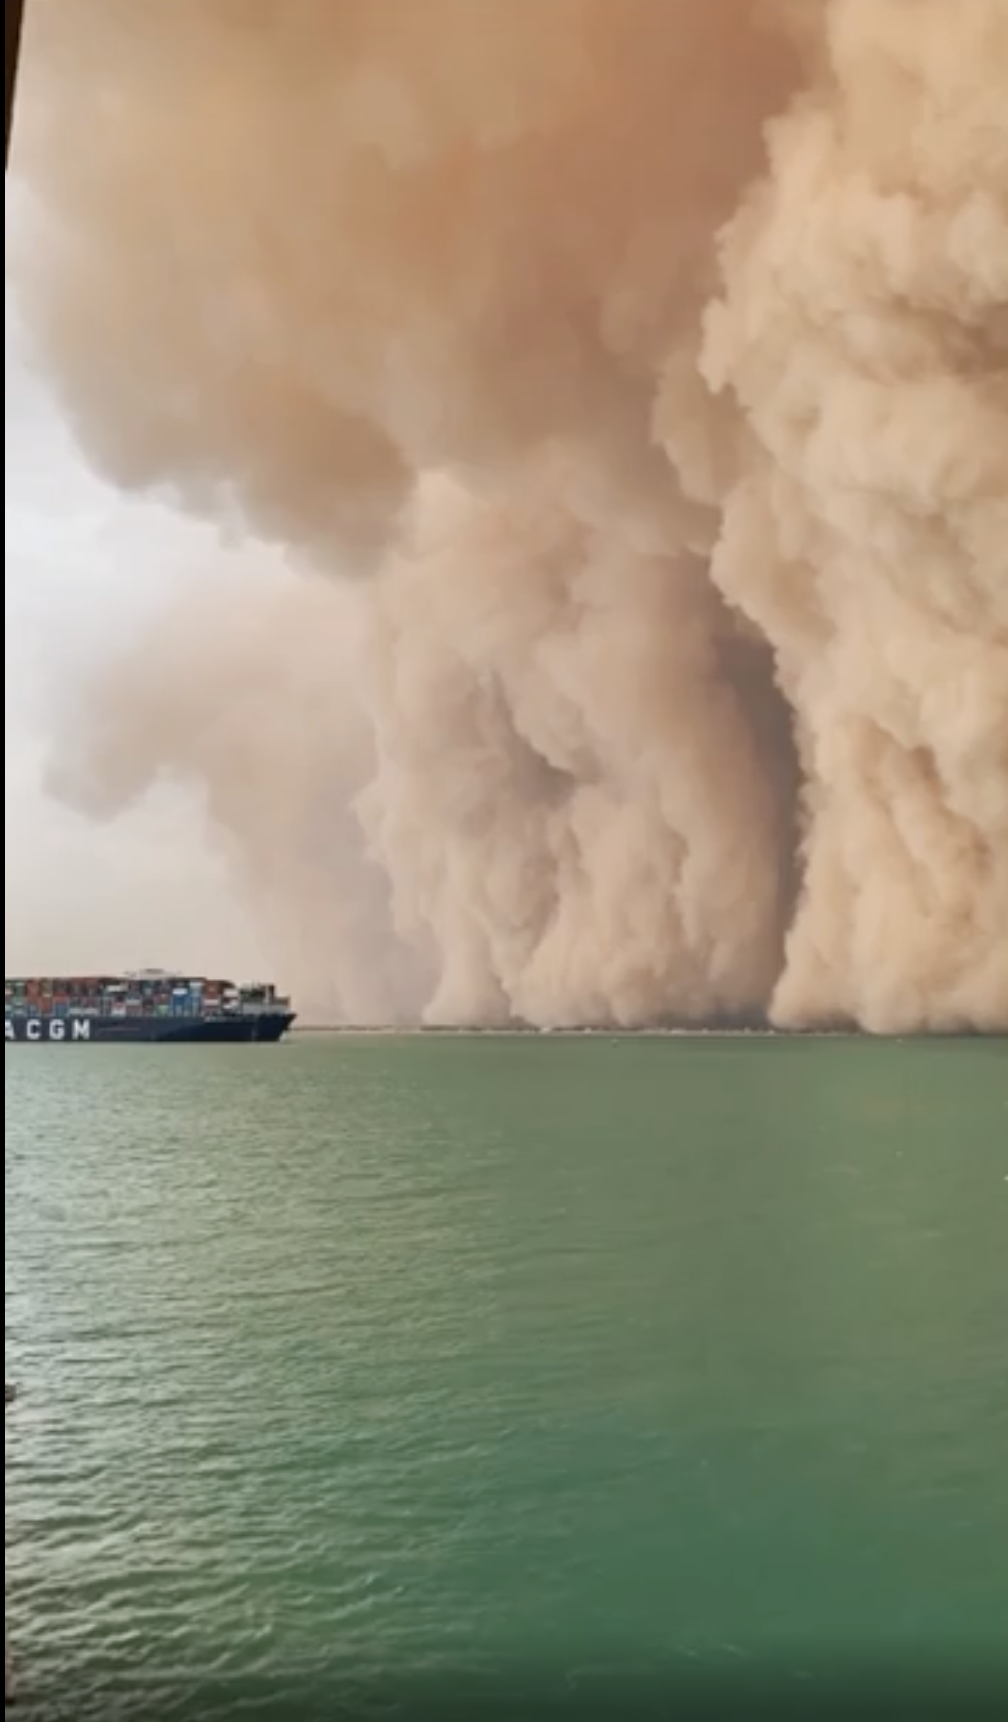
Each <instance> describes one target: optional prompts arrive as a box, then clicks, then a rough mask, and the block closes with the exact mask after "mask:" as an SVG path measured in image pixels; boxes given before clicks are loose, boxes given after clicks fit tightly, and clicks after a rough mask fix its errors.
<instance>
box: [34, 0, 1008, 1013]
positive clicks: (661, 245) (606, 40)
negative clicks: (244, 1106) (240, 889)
mask: <svg viewBox="0 0 1008 1722" xmlns="http://www.w3.org/2000/svg"><path fill="white" fill-rule="evenodd" d="M27 51H28V52H27V57H26V65H25V110H24V130H23V135H22V138H21V142H20V149H19V156H18V161H17V166H18V168H19V170H20V172H21V173H22V174H23V175H24V176H25V177H26V178H27V179H28V180H29V182H30V184H31V186H32V188H33V190H34V192H35V194H36V199H37V201H36V210H37V220H36V221H35V223H34V224H33V226H32V229H31V231H30V233H29V234H28V237H27V240H26V243H25V245H24V247H23V249H22V251H21V254H20V256H19V258H18V260H17V269H18V275H19V279H20V282H21V285H22V287H23V293H24V302H25V305H26V307H27V308H28V313H29V315H30V317H31V320H32V325H33V330H34V334H35V336H36V339H37V342H38V346H39V350H40V352H41V354H42V355H43V356H44V359H45V361H46V363H47V365H48V366H49V368H50V374H51V376H52V378H53V380H54V385H55V386H56V387H57V388H58V389H59V391H60V393H61V395H62V398H63V400H64V402H65V404H66V406H67V408H68V409H69V411H70V413H71V414H72V416H73V419H74V422H75V424H76V426H77V427H78V430H79V434H80V436H81V439H82V442H83V443H84V445H85V447H86V448H87V450H88V451H89V453H90V455H91V457H92V458H93V460H94V461H95V463H96V464H97V465H99V466H100V467H101V468H102V469H103V470H104V472H105V473H106V474H107V475H109V476H111V477H112V478H113V479H114V480H115V481H116V482H117V483H119V484H121V485H123V486H124V487H129V488H133V489H141V490H156V491H158V492H160V493H167V494H169V495H171V496H173V497H174V498H175V499H176V500H177V502H178V504H179V506H181V507H185V508H189V509H192V510H195V511H198V512H200V513H203V514H209V515H211V516H213V517H216V518H219V519H220V520H221V522H222V524H227V525H232V524H234V523H235V522H238V523H239V524H240V525H241V526H242V527H243V528H244V529H246V530H247V531H248V532H249V533H251V534H254V535H256V536H259V537H262V538H266V539H269V540H272V541H274V542H275V543H277V544H278V545H279V546H281V547H282V549H283V551H284V552H285V553H286V555H287V557H288V559H289V562H290V565H291V568H292V570H296V574H294V575H293V576H292V578H291V579H290V580H289V582H286V583H285V584H284V585H283V586H282V588H279V589H278V590H277V591H276V592H275V593H274V592H271V593H269V594H267V595H265V596H264V595H263V594H262V593H261V591H260V589H259V587H258V586H257V585H255V584H254V583H250V585H249V587H248V589H247V590H241V589H239V590H236V591H229V592H228V593H227V594H225V597H224V598H223V599H222V598H221V597H219V596H218V595H217V594H216V593H213V594H209V593H208V596H207V599H206V601H205V602H204V603H203V604H201V605H198V606H193V605H192V602H191V600H190V601H188V602H187V604H186V605H185V606H184V607H183V608H182V609H181V610H180V611H178V612H176V613H175V614H174V615H173V616H172V617H171V618H170V619H169V620H168V621H166V624H165V626H164V627H163V628H162V629H160V630H159V633H158V638H157V640H156V641H155V642H144V643H143V653H142V656H138V658H137V659H136V660H135V661H133V662H132V663H127V664H124V665H120V666H118V668H117V673H116V674H115V675H111V674H110V675H109V676H107V677H106V678H104V680H103V686H102V688H101V690H99V691H95V690H88V694H87V704H86V708H85V712H84V713H83V715H82V728H81V729H79V730H78V733H77V735H75V737H74V743H73V746H72V747H71V746H70V745H69V744H68V745H67V747H66V748H65V749H64V750H62V752H61V755H60V758H59V760H58V762H57V766H58V773H59V782H60V785H61V787H62V788H63V790H64V791H65V792H66V793H67V794H68V795H70V796H71V797H73V798H75V799H77V800H79V801H83V802H84V803H85V804H86V805H88V806H93V807H95V808H96V809H100V810H108V809H114V808H115V807H117V806H120V805H122V804H124V803H125V802H127V801H128V800H129V799H130V798H132V797H134V796H136V795H137V794H140V793H142V792H143V789H144V787H145V785H146V784H148V783H149V782H151V781H152V780H153V779H154V778H156V777H157V776H159V775H162V774H167V775H174V776H182V777H185V778H187V779H189V780H191V781H194V782H195V783H196V784H198V785H201V786H202V787H203V788H204V790H205V793H206V798H207V806H208V811H209V813H210V816H211V818H212V821H213V825H214V828H215V829H216V830H217V831H218V832H220V833H221V834H222V838H223V840H225V841H226V842H227V844H228V846H229V850H230V852H231V853H232V854H233V855H234V857H235V865H236V869H237V872H238V876H239V877H240V879H241V881H242V883H243V886H244V888H245V889H246V890H247V891H248V892H249V893H250V895H251V897H252V899H253V901H254V902H255V904H256V905H257V908H258V910H259V913H260V914H261V916H262V917H263V919H264V923H265V924H266V925H267V926H268V927H269V928H271V929H272V931H273V934H274V937H275V940H276V948H277V959H278V962H280V963H283V964H284V965H285V967H289V966H290V965H291V964H292V963H293V962H294V961H295V958H296V961H297V975H298V978H299V980H300V982H301V987H302V992H303V993H304V994H306V995H308V996H317V997H318V998H319V999H320V1000H321V999H322V998H323V997H328V998H332V997H334V996H335V997H337V998H338V1001H339V1005H340V1008H342V1009H343V1010H344V1011H345V1013H346V1014H348V1015H354V1014H360V1013H361V1012H367V1013H369V1014H372V1015H374V1014H380V1015H383V1016H396V1017H405V1018H408V1019H409V1018H413V1017H415V1016H425V1017H426V1018H427V1019H428V1020H434V1021H466V1022H468V1021H478V1022H498V1021H506V1020H509V1019H511V1018H515V1017H517V1018H521V1019H524V1020H529V1021H532V1022H535V1023H550V1024H553V1023H578V1022H618V1023H623V1024H627V1025H635V1024H644V1023H649V1022H657V1021H663V1020H685V1021H697V1020H703V1019H709V1018H717V1017H724V1016H730V1017H746V1016H758V1015H760V1014H761V1013H763V1012H766V1011H771V1012H772V1014H773V1015H774V1016H775V1018H776V1019H777V1020H778V1021H780V1022H781V1023H786V1024H792V1025H806V1024H816V1023H822V1022H832V1021H853V1022H857V1023H859V1024H861V1025H862V1026H865V1027H867V1028H870V1029H875V1030H879V1031H893V1030H926V1029H938V1028H960V1027H977V1028H984V1029H1004V1028H1006V1027H1008V117H1006V114H1005V111H1004V109H1005V104H1004V100H1003V95H1004V90H1005V88H1008V8H1006V7H1005V6H1004V4H1003V0H969V4H960V5H953V4H950V3H949V0H822V3H819V0H803V3H802V4H797V5H796V4H793V3H792V4H787V3H785V4H779V3H778V4H774V3H771V4H769V5H767V4H759V3H757V0H705V3H704V4H703V5H701V4H698V3H697V0H620V3H619V4H613V0H537V3H536V4H534V5H533V4H525V3H524V0H143V5H142V6H140V7H138V6H137V5H136V3H135V0H75V3H74V4H73V5H70V4H66V3H65V0H39V5H38V16H37V19H36V23H35V28H34V31H33V33H32V35H31V36H30V38H29V41H28V43H27ZM139 577H142V575H141V573H140V571H138V578H139ZM141 666H142V667H141ZM194 713H196V714H198V717H194ZM336 977H338V979H337V978H336Z"/></svg>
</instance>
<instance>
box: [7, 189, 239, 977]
mask: <svg viewBox="0 0 1008 1722" xmlns="http://www.w3.org/2000/svg"><path fill="white" fill-rule="evenodd" d="M16 221H17V199H16V192H15V191H12V190H10V189H8V190H7V191H6V195H5V240H6V244H7V245H9V243H10V240H11V237H12V234H13V233H14V224H15V223H16ZM4 298H5V304H4V374H5V384H4V387H5V391H6V393H5V444H4V446H5V463H6V467H5V484H6V512H5V531H6V554H5V578H4V964H5V972H6V974H8V975H11V974H23V973H37V972H40V971H41V972H53V971H59V970H63V971H72V970H78V971H79V970H84V971H90V972H94V971H96V970H105V969H107V970H118V969H121V968H132V967H166V968H170V967H176V966H177V967H178V968H180V969H185V970H192V971H194V972H203V971H205V970H208V969H211V970H216V971H218V972H223V973H233V974H243V975H244V974H249V973H257V974H259V973H262V972H263V967H264V956H263V953H262V951H261V950H260V949H259V947H258V945H257V941H256V939H255V936H254V930H253V929H252V927H251V926H250V925H249V923H248V922H247V920H246V918H245V917H244V915H243V914H242V912H241V910H240V909H239V907H238V906H237V905H236V904H235V902H234V900H233V895H232V893H231V891H230V889H229V886H228V882H227V879H226V877H225V874H224V871H223V867H222V864H221V862H220V859H219V857H217V856H216V854H215V853H214V849H213V845H212V843H211V842H210V840H209V837H208V834H207V833H206V831H205V830H204V828H203V825H202V821H201V818H200V814H199V810H198V807H197V805H196V803H195V801H192V802H189V801H188V799H187V798H186V797H185V796H184V795H182V794H180V793H179V792H177V791H175V792H168V791H165V792H164V794H158V795H156V796H153V797H151V799H150V801H149V802H148V804H146V805H145V806H143V807H141V808H138V809H136V810H135V811H133V812H131V813H130V814H128V815H126V816H125V817H123V818H122V819H120V820H118V821H117V822H116V823H115V824H112V825H107V826H102V825H97V824H93V823H91V822H90V821H88V820H86V819H83V818H81V817H78V816H77V815H75V814H73V813H71V812H69V811H68V810H67V809H66V808H64V807H62V806H60V805H59V804H57V803H56V802H55V801H53V800H52V799H51V798H49V797H48V796H47V794H46V792H45V789H44V787H43V780H44V776H45V771H46V767H47V764H48V763H49V761H50V760H51V758H52V754H53V749H54V748H55V746H56V744H57V739H58V736H59V734H60V727H61V715H63V714H65V712H66V710H67V692H68V691H69V692H70V693H72V692H73V690H74V689H75V688H77V687H79V686H80V684H81V681H82V678H83V677H84V676H85V675H86V674H88V673H90V672H93V670H94V668H95V667H96V666H100V665H101V664H102V662H103V660H104V659H105V658H106V657H107V656H109V655H110V654H111V653H112V652H113V651H114V650H115V648H116V646H117V645H118V644H121V643H122V642H124V641H128V640H129V639H130V638H131V636H133V635H135V634H138V633H139V632H140V630H141V628H142V625H143V623H144V620H145V618H149V617H150V616H151V615H152V613H154V612H155V611H156V609H157V607H158V606H159V605H160V604H162V603H163V602H164V600H165V598H166V596H167V595H168V594H169V593H170V592H171V590H172V588H173V586H178V585H181V584H182V583H184V582H186V581H192V580H194V579H197V578H198V579H201V580H206V579H212V578H213V577H214V570H215V568H217V567H220V568H221V570H222V571H223V570H224V569H225V568H226V566H227V564H228V557H227V555H226V554H225V552H224V551H223V550H221V549H220V548H219V547H218V545H217V543H216V541H215V538H214V535H213V534H212V533H211V532H209V531H208V530H205V529H202V528H200V527H199V526H197V525H196V524H195V523H192V522H188V521H185V520H181V519H178V518H176V517H175V516H172V515H169V514H167V513H166V512H164V511H162V510H160V509H158V508H156V507H155V506H153V505H148V504H144V503H140V502H136V501H126V500H125V499H124V498H121V497H119V496H118V495H117V494H115V493H114V492H112V491H111V490H109V489H107V488H106V487H105V486H104V485H102V484H101V483H99V482H98V480H97V479H96V478H95V477H94V476H93V475H92V473H91V472H90V471H89V469H88V467H87V466H86V464H85V462H84V460H83V458H82V457H81V456H80V454H79V453H78V452H77V451H76V449H75V447H74V444H73V442H72V439H71V437H70V435H69V433H68V431H67V429H66V427H65V425H64V424H63V423H62V422H61V419H60V416H59V413H58V411H57V408H56V406H55V404H54V401H53V398H52V394H51V391H50V390H49V388H48V387H47V384H46V381H45V379H44V378H40V377H39V376H38V375H35V374H33V370H32V366H31V362H30V359H29V351H28V346H27V343H26V341H25V339H24V338H23V335H22V333H21V331H20V329H19V326H18V320H17V315H16V308H15V305H14V302H13V300H12V294H11V287H10V282H9V280H5V295H4ZM234 554H235V553H232V555H231V561H232V564H233V557H234Z"/></svg>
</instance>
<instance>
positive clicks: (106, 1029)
mask: <svg viewBox="0 0 1008 1722" xmlns="http://www.w3.org/2000/svg"><path fill="white" fill-rule="evenodd" d="M293 1022H294V1015H293V1013H292V1012H289V1011H261V1012H250V1013H248V1014H247V1015H242V1016H238V1015H236V1016H204V1017H199V1016H73V1017H58V1016H47V1015H46V1016H43V1015H38V1016H33V1015H30V1014H28V1013H26V1014H24V1015H21V1014H18V1015H13V1014H12V1015H10V1016H7V1017H6V1018H5V1020H4V1041H5V1044H6V1045H7V1046H12V1045H17V1046H22V1045H24V1046H127V1045H138V1046H160V1045H161V1044H162V1043H167V1044H170V1045H175V1046H202V1045H208V1046H253V1045H255V1046H270V1045H276V1043H277V1042H278V1041H281V1040H282V1039H283V1037H284V1035H285V1034H286V1033H287V1031H288V1029H290V1028H291V1026H292V1024H293Z"/></svg>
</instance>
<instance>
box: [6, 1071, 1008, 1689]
mask: <svg viewBox="0 0 1008 1722" xmlns="http://www.w3.org/2000/svg"><path fill="white" fill-rule="evenodd" d="M4 1104H5V1154H4V1160H5V1203H6V1208H5V1219H6V1228H5V1237H6V1249H5V1261H4V1269H5V1315H6V1346H5V1349H6V1369H7V1375H8V1378H14V1379H16V1380H17V1381H18V1382H19V1383H20V1385H21V1390H22V1400H21V1403H20V1405H19V1406H18V1407H17V1408H16V1409H15V1410H14V1412H13V1413H10V1414H8V1418H7V1442H6V1591H7V1605H6V1607H7V1622H8V1628H9V1631H10V1633H11V1636H12V1639H13V1641H14V1646H15V1650H16V1652H17V1657H18V1662H19V1665H20V1669H21V1685H22V1691H23V1696H24V1700H25V1704H26V1710H27V1713H28V1714H34V1715H36V1716H38V1717H40V1718H41V1717H44V1718H46V1719H49V1718H55V1717H66V1718H71V1717H72V1718H74V1719H75V1722H90V1719H92V1718H94V1719H97V1718H102V1722H110V1719H112V1722H119V1719H120V1718H125V1717H127V1716H129V1717H132V1716H136V1717H138V1718H140V1717H147V1718H151V1719H153V1722H158V1719H160V1718H165V1719H166V1722H167V1719H174V1718H178V1719H179V1722H182V1718H190V1717H191V1718H214V1719H216V1718H221V1719H223V1718H224V1717H225V1716H226V1715H227V1716H232V1715H239V1716H241V1715H248V1716H249V1717H252V1716H255V1717H258V1718H269V1719H271V1722H272V1719H273V1718H277V1719H279V1718H281V1717H291V1718H292V1719H296V1718H298V1717H303V1718H305V1719H306V1722H308V1719H312V1722H314V1719H315V1718H318V1719H319V1722H321V1719H323V1718H329V1717H337V1716H341V1715H344V1714H346V1715H354V1716H356V1715H358V1714H359V1715H367V1716H369V1717H376V1716H386V1715H390V1714H393V1713H396V1714H401V1715H403V1716H405V1717H407V1718H409V1717H412V1716H414V1715H419V1714H421V1713H422V1714H423V1715H424V1717H425V1718H428V1717H433V1716H434V1715H445V1714H448V1713H449V1706H450V1704H451V1702H452V1701H454V1704H455V1712H454V1713H456V1714H459V1715H462V1714H472V1715H474V1716H477V1715H483V1714H489V1713H491V1710H490V1709H484V1705H491V1701H492V1700H493V1701H496V1702H497V1703H499V1704H500V1705H501V1711H500V1713H501V1714H505V1713H506V1714H508V1715H511V1716H514V1717H515V1718H520V1717H525V1716H530V1715H533V1714H535V1715H537V1716H538V1715H539V1714H545V1713H546V1711H547V1709H548V1708H551V1707H552V1708H554V1709H555V1710H556V1711H557V1713H560V1712H563V1713H564V1714H568V1713H569V1714H570V1715H572V1716H573V1715H577V1714H585V1713H586V1710H587V1709H588V1708H589V1707H590V1706H592V1705H594V1706H595V1707H596V1710H598V1708H599V1707H600V1706H601V1707H602V1708H606V1707H607V1706H608V1713H609V1714H612V1715H613V1716H614V1717H616V1716H621V1715H624V1714H629V1713H630V1709H631V1708H632V1707H633V1706H636V1707H637V1708H638V1709H639V1710H640V1712H641V1713H643V1711H644V1709H645V1708H646V1707H647V1705H649V1704H650V1705H651V1706H652V1707H653V1708H654V1712H655V1714H660V1713H662V1708H663V1705H665V1704H666V1703H667V1702H668V1700H669V1698H670V1695H672V1694H674V1693H679V1694H680V1695H681V1694H683V1693H686V1692H689V1693H691V1694H695V1695H704V1694H706V1695H708V1696H711V1697H712V1698H713V1699H714V1700H715V1701H716V1702H717V1701H719V1700H720V1698H723V1697H724V1695H725V1694H728V1693H731V1692H741V1693H745V1692H746V1691H752V1690H755V1689H756V1687H757V1685H759V1683H761V1682H764V1681H769V1680H771V1679H774V1680H780V1682H781V1683H782V1685H783V1688H784V1689H785V1690H786V1691H788V1692H790V1693H792V1694H797V1695H799V1696H801V1695H802V1694H805V1695H806V1696H812V1697H816V1696H819V1695H823V1694H827V1693H834V1692H835V1691H836V1690H838V1686H837V1683H838V1682H842V1681H843V1680H844V1679H848V1680H851V1681H853V1680H856V1679H858V1678H860V1679H861V1681H862V1682H863V1683H864V1684H865V1686H866V1689H867V1684H868V1683H869V1682H870V1681H871V1680H874V1679H877V1680H878V1681H880V1682H881V1681H882V1679H883V1678H884V1677H887V1676H889V1677H892V1678H893V1679H897V1678H899V1677H900V1676H901V1674H905V1673H906V1671H907V1670H908V1669H910V1668H912V1667H915V1666H916V1668H917V1669H918V1670H919V1671H921V1672H923V1673H926V1677H927V1679H928V1680H929V1681H930V1682H931V1683H932V1684H931V1691H932V1692H935V1691H937V1690H938V1688H937V1687H936V1686H935V1685H934V1682H936V1681H939V1680H940V1679H943V1678H945V1679H947V1680H948V1681H950V1682H952V1683H955V1682H956V1681H958V1680H960V1679H962V1680H965V1679H966V1678H967V1677H968V1676H969V1675H972V1676H973V1677H975V1678H976V1679H977V1680H978V1681H980V1682H984V1683H988V1684H989V1683H990V1682H992V1681H994V1680H995V1679H996V1678H997V1675H998V1673H999V1671H1001V1670H1004V1669H1005V1668H1006V1664H1008V1650H1006V1630H1008V1048H1006V1045H1005V1043H1004V1042H987V1043H975V1044H970V1043H938V1044H933V1045H877V1044H868V1043H859V1042H815V1041H812V1042H800V1043H799V1042H789V1041H777V1042H769V1043H768V1042H758V1041H752V1042H748V1041H728V1040H717V1039H711V1040H690V1041H686V1040H679V1041H676V1040H660V1039H637V1040H631V1039H625V1040H610V1039H608V1038H606V1037H597V1038H585V1039H571V1040H567V1039H562V1038H549V1039H543V1038H526V1039H520V1038H516V1039H511V1040H508V1039H492V1038H485V1039H479V1038H477V1039H465V1038H454V1037H451V1038H444V1039H441V1038H434V1039H423V1038H413V1039H396V1038H391V1037H389V1038H372V1039H368V1038H359V1039H357V1038H347V1039H334V1040H317V1041H316V1040H310V1039H304V1040H297V1041H295V1042H292V1043H291V1044H290V1045H288V1046H287V1047H284V1048H281V1049H278V1050H276V1051H271V1050H262V1049H260V1050H258V1051H256V1050H252V1049H220V1050H209V1049H207V1050H197V1049H188V1050H179V1049H170V1048H162V1049H160V1050H157V1049H143V1048H119V1049H111V1048H110V1049H107V1050H106V1049H103V1048H95V1049H72V1050H71V1049H38V1050H36V1049H34V1048H31V1049H28V1048H14V1049H9V1050H7V1052H6V1053H5V1062H4ZM761 1689H763V1688H762V1687H761ZM565 1706H566V1709H565V1708H564V1707H565ZM493 1713H494V1714H496V1713H497V1712H496V1711H493ZM748 1713H749V1711H748V1710H747V1708H746V1707H745V1706H744V1705H743V1707H742V1709H740V1710H739V1711H738V1714H739V1715H743V1714H748ZM1006 1714H1008V1712H1006Z"/></svg>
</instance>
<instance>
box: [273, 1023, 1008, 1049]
mask: <svg viewBox="0 0 1008 1722" xmlns="http://www.w3.org/2000/svg"><path fill="white" fill-rule="evenodd" d="M363 1037H369V1038H372V1039H377V1038H379V1037H381V1038H384V1039H397V1040H774V1041H785V1040H786V1041H801V1040H859V1041H866V1042H875V1041H877V1042H881V1043H882V1044H885V1043H887V1042H893V1041H921V1042H927V1041H948V1040H968V1041H988V1040H993V1041H998V1040H1005V1039H1008V1029H1005V1030H1003V1031H992V1032H990V1033H981V1032H979V1031H977V1030H970V1029H948V1030H944V1031H931V1032H921V1033H898V1034H870V1033H868V1032H867V1031H866V1030H865V1029H860V1028H853V1027H844V1028H807V1029H806V1028H803V1029H791V1028H787V1029H781V1028H770V1027H767V1026H762V1027H753V1028H744V1027H738V1026H733V1025H731V1024H728V1023H726V1024H724V1025H719V1024H710V1025H709V1026H706V1027H703V1028H697V1027H690V1028H679V1027H661V1026H656V1027H653V1028H522V1027H518V1026H515V1025H512V1026H511V1027H508V1028H476V1027H458V1028H454V1027H452V1028H448V1027H437V1028H433V1027H416V1026H411V1027H404V1026H398V1027H396V1026H393V1025H389V1024H377V1023H375V1024H367V1023H359V1024H355V1025H350V1024H340V1023H309V1022H301V1023H299V1024H297V1025H296V1026H295V1027H294V1028H293V1029H292V1030H291V1033H290V1036H289V1039H291V1040H311V1039H317V1040H336V1039H344V1040H346V1039H349V1038H356V1039H361V1038H363Z"/></svg>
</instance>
